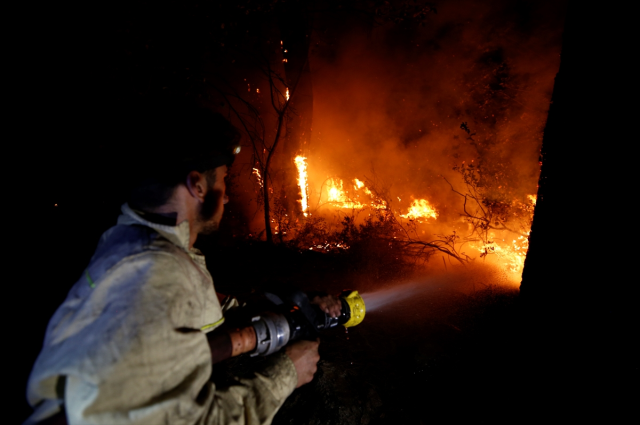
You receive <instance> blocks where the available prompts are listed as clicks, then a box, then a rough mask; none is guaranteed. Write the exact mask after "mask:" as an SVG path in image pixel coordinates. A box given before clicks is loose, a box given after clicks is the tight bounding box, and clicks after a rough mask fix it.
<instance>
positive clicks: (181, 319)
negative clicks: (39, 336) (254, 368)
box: [26, 204, 297, 425]
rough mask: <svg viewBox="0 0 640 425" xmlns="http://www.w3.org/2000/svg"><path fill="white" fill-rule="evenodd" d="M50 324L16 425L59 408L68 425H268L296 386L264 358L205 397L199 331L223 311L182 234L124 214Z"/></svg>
mask: <svg viewBox="0 0 640 425" xmlns="http://www.w3.org/2000/svg"><path fill="white" fill-rule="evenodd" d="M122 212H123V214H122V215H121V216H120V217H119V219H118V224H117V225H116V226H114V227H112V228H111V229H109V230H108V231H106V232H105V233H104V235H102V237H101V239H100V242H99V244H98V248H97V249H96V253H95V254H94V256H93V258H92V259H91V262H90V263H89V266H88V267H87V269H86V271H85V273H84V275H83V276H82V277H81V278H80V280H79V281H78V282H77V283H76V284H75V285H74V286H73V288H72V289H71V291H70V292H69V295H68V296H67V299H66V300H65V301H64V303H63V304H62V305H61V306H60V307H59V308H58V310H57V311H56V313H55V314H54V316H53V317H52V319H51V321H50V323H49V326H48V328H47V333H46V337H45V341H44V346H43V348H42V351H41V353H40V355H39V357H38V359H37V361H36V363H35V365H34V367H33V370H32V372H31V376H30V378H29V383H28V388H27V398H28V401H29V403H30V404H31V405H32V406H33V407H34V408H35V412H34V414H33V415H32V416H31V417H30V418H29V419H28V420H27V422H26V423H37V422H38V421H40V420H42V419H44V418H46V417H49V416H51V415H53V414H55V413H56V412H57V411H59V410H60V409H61V408H62V406H64V408H65V409H66V412H67V418H68V421H69V423H70V424H71V425H75V424H105V425H120V424H121V425H133V424H151V425H160V424H171V425H181V424H185V425H186V424H220V425H222V424H252V425H253V424H269V423H271V420H272V419H273V416H274V415H275V413H276V411H277V410H278V409H279V408H280V406H281V405H282V403H283V402H284V400H285V399H286V398H287V397H288V396H289V395H290V394H291V392H292V391H293V389H294V388H295V386H296V383H297V375H296V371H295V367H294V366H293V363H292V361H291V360H290V359H289V357H287V356H286V355H284V354H275V355H273V356H272V357H273V358H272V361H271V362H270V364H269V366H267V367H266V368H264V369H263V370H260V371H258V372H256V373H255V376H254V377H253V378H252V379H238V380H237V384H236V385H233V386H230V387H226V388H216V386H215V384H214V383H212V382H210V375H211V355H210V351H209V346H208V343H207V338H206V334H205V332H207V331H210V330H212V329H214V328H215V327H217V326H218V325H219V324H220V323H221V322H222V320H223V313H222V309H221V307H220V303H219V301H218V298H217V296H216V293H215V290H214V287H213V280H212V279H211V275H210V274H209V272H208V271H207V269H206V267H205V261H204V257H203V256H202V255H201V254H200V252H199V251H197V250H195V249H189V248H188V244H189V224H188V222H187V221H184V222H182V223H181V224H179V225H177V226H165V225H160V224H155V223H151V222H148V221H146V220H144V219H143V218H142V217H140V216H139V215H138V214H136V213H135V212H134V211H132V210H131V209H130V208H129V207H128V206H127V205H126V204H125V205H123V207H122Z"/></svg>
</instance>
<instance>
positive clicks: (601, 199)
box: [4, 2, 640, 422]
mask: <svg viewBox="0 0 640 425" xmlns="http://www.w3.org/2000/svg"><path fill="white" fill-rule="evenodd" d="M85 7H86V6H85ZM110 13H113V11H112V10H106V9H100V8H99V7H95V6H92V7H91V9H86V8H83V7H80V6H77V5H74V6H68V7H67V8H61V6H49V7H42V6H39V7H38V8H37V9H36V10H23V11H20V12H19V13H18V12H16V17H18V18H19V19H17V22H18V23H19V24H20V26H21V29H20V31H17V32H16V35H15V43H14V47H13V49H12V52H11V53H12V54H14V53H15V59H14V60H13V61H12V62H11V63H12V65H11V68H12V71H13V77H11V78H12V81H15V82H16V84H14V85H13V86H14V88H16V89H17V90H15V92H16V93H15V94H16V95H17V96H15V98H12V102H14V107H13V108H12V112H11V115H9V120H10V121H12V122H11V123H10V125H11V127H13V128H15V129H16V130H17V131H15V132H14V131H11V132H10V133H8V134H10V136H9V138H8V139H6V140H5V144H6V145H9V149H7V150H6V151H5V152H6V153H5V161H7V162H9V167H7V170H8V171H9V179H8V180H7V181H6V182H7V186H9V188H10V190H9V191H7V195H6V198H5V214H6V215H7V216H6V218H5V220H6V221H7V222H8V223H7V228H9V230H10V232H9V234H8V236H9V237H8V240H7V242H9V243H8V244H7V245H8V246H7V249H6V250H5V252H10V255H9V257H6V258H7V260H6V261H5V263H4V264H5V269H6V270H7V273H6V276H7V277H6V278H5V285H6V286H7V287H8V288H9V291H7V293H8V295H9V296H8V297H7V299H6V301H5V315H7V316H8V320H7V321H6V323H7V324H8V326H7V327H8V329H9V332H8V333H7V334H6V335H7V337H6V340H5V341H6V344H5V351H8V352H9V356H8V357H7V359H8V361H7V363H6V366H7V376H9V377H10V380H9V382H10V385H9V388H10V394H11V395H10V400H9V403H7V404H6V405H7V406H8V411H9V416H10V417H14V414H17V417H18V418H19V420H23V419H24V418H25V417H26V416H27V415H28V413H29V412H30V409H29V407H28V406H27V404H26V402H25V397H24V393H25V385H26V380H27V377H28V374H29V371H30V367H31V365H32V364H33V362H34V360H35V358H36V356H37V354H38V352H39V349H40V347H41V344H42V339H43V336H44V331H45V327H46V323H47V321H48V319H49V317H50V316H51V315H52V313H53V312H54V310H55V309H56V307H57V306H58V305H59V304H60V303H61V302H62V300H63V299H64V297H65V296H66V292H67V291H68V289H69V287H70V286H71V284H72V283H73V282H75V281H76V279H77V278H78V276H79V275H80V273H81V272H82V270H83V268H84V266H85V265H86V263H87V262H88V260H89V258H90V256H91V255H92V253H93V249H94V248H95V244H96V241H97V239H98V237H99V235H100V234H101V233H102V232H103V231H104V230H105V229H106V228H108V227H109V226H110V225H112V224H113V222H114V220H115V217H116V216H117V214H118V209H119V205H120V204H121V202H122V201H123V198H124V195H123V193H122V190H121V186H120V185H119V184H118V183H117V180H118V179H117V173H116V178H115V180H113V179H114V177H113V173H112V171H113V165H112V164H113V163H110V162H109V161H105V159H106V158H107V159H108V158H113V157H116V158H117V157H118V155H119V154H120V152H119V151H118V150H117V149H114V148H113V146H111V145H109V144H107V143H106V140H107V139H106V138H105V134H110V132H112V131H114V129H117V123H114V122H112V121H110V120H109V119H105V117H109V116H111V114H110V111H113V110H115V109H117V108H119V107H122V105H123V102H124V100H123V98H122V97H119V96H117V95H114V93H113V92H112V89H113V87H112V86H111V85H110V84H109V83H108V81H109V75H105V74H108V72H107V71H108V70H109V69H110V68H109V67H105V66H100V65H101V64H102V65H104V61H105V60H108V58H109V54H108V48H106V47H105V45H107V46H108V45H109V43H108V40H104V39H103V37H101V34H102V33H101V31H100V28H104V27H105V25H108V23H109V17H110ZM621 13H622V12H621V11H619V10H616V9H615V6H614V5H611V6H609V5H607V6H601V7H599V8H592V7H587V6H584V5H583V4H580V3H578V2H572V3H570V7H569V11H568V17H567V23H566V27H565V34H564V38H563V51H562V62H561V67H560V72H559V74H558V77H557V79H556V85H555V88H554V95H553V105H552V107H551V110H550V114H549V119H548V123H547V127H546V130H545V137H544V141H543V152H542V162H543V167H542V175H541V179H540V191H539V196H538V199H539V201H538V204H537V207H536V208H537V209H536V214H535V218H534V224H533V228H532V234H531V245H530V250H529V254H528V257H527V262H526V265H525V272H524V274H523V284H522V288H521V294H520V296H519V298H518V299H517V301H515V302H514V303H513V304H509V305H510V306H511V307H509V309H508V310H509V312H508V313H507V316H505V317H502V318H501V319H500V320H495V321H492V320H488V321H486V323H489V324H492V323H493V324H496V323H504V320H505V319H514V318H515V319H514V320H516V321H517V324H518V326H517V327H516V329H510V330H509V332H516V334H515V338H514V340H513V342H512V344H511V345H510V346H511V348H512V349H513V356H512V357H511V358H512V361H510V362H507V363H502V362H493V363H492V362H491V360H490V357H489V356H488V358H487V359H486V360H485V361H484V362H481V363H479V364H478V365H477V367H475V366H474V367H467V368H465V371H464V374H460V373H458V374H456V375H452V376H454V377H455V378H456V379H467V381H466V382H467V383H468V382H471V381H474V382H476V380H478V379H479V380H480V383H476V384H475V385H476V386H474V387H473V388H474V391H473V392H470V391H461V390H460V388H469V387H468V386H465V385H464V382H462V383H461V384H460V385H455V386H452V387H449V388H448V389H447V391H450V393H439V392H438V391H437V390H436V389H434V388H431V389H430V391H432V392H433V394H435V395H438V397H439V398H438V401H439V402H441V403H442V402H445V401H446V400H449V403H445V404H444V405H442V404H440V405H434V406H433V407H432V408H433V410H434V411H436V412H437V413H438V415H437V416H434V417H431V418H430V419H431V420H433V421H435V422H448V421H449V420H448V419H451V418H453V417H459V416H460V415H461V414H460V411H463V412H464V414H462V416H464V417H465V418H466V419H476V420H478V421H480V422H482V421H503V420H505V421H506V420H509V421H521V420H526V419H528V418H532V417H539V418H544V419H545V420H549V419H551V418H556V417H557V418H564V419H569V420H571V419H574V418H578V417H580V418H590V417H593V415H596V414H598V415H603V416H602V418H603V419H605V420H608V421H614V420H615V419H616V418H622V417H625V415H627V414H628V413H629V411H630V408H631V407H633V406H634V405H635V406H637V382H638V365H637V360H638V358H640V357H639V356H638V354H639V353H638V349H637V347H636V346H635V345H636V344H634V342H636V341H637V333H638V332H637V323H638V318H637V307H636V306H635V299H634V297H633V294H634V292H635V291H634V288H635V286H636V284H635V283H634V282H635V281H636V280H637V277H636V273H634V270H633V265H634V261H633V255H632V253H633V251H632V250H631V249H630V248H628V244H631V243H632V241H633V230H632V229H633V208H632V207H631V205H632V203H633V202H632V201H633V198H634V192H633V190H632V189H631V186H632V185H633V183H635V181H636V179H635V177H634V174H633V169H634V168H635V167H634V163H633V157H632V151H633V145H634V144H633V142H632V141H633V140H635V138H634V136H635V133H636V131H635V121H634V119H633V117H631V116H630V115H631V106H630V105H629V103H630V100H629V99H628V98H629V93H630V90H631V89H630V87H631V81H632V80H631V79H630V78H629V76H628V75H625V73H626V72H627V71H628V70H630V69H633V68H632V67H631V66H630V59H631V58H630V56H631V55H630V53H629V52H630V50H629V49H627V47H628V46H629V44H630V39H629V38H627V36H626V35H625V34H623V31H621V30H622V29H624V25H622V24H618V23H617V22H618V21H619V19H620V14H621ZM14 49H15V50H14ZM636 138H637V137H636ZM105 169H107V170H108V171H109V173H104V172H103V171H104V170H105ZM585 169H586V170H588V171H587V172H585ZM107 175H108V176H109V179H112V180H110V181H115V182H116V183H115V184H105V182H104V180H103V179H105V178H107V177H105V176H107ZM56 203H57V204H58V205H59V207H55V206H54V205H55V204H56ZM16 240H17V241H18V244H17V246H14V244H12V243H11V242H12V241H16ZM274 255H276V254H274ZM246 262H249V263H250V262H251V258H248V259H247V260H246ZM246 262H245V263H246ZM228 273H229V274H233V271H229V272H228ZM514 306H515V307H514ZM501 326H502V325H500V326H498V325H496V326H495V327H494V328H491V326H489V328H488V330H486V332H488V333H485V334H483V337H484V338H485V341H486V345H487V346H489V347H490V346H492V345H493V346H496V345H497V346H500V344H504V342H501V341H502V340H500V339H498V340H497V341H496V340H492V338H491V335H501V332H504V329H503V326H502V327H501ZM492 329H493V330H492ZM454 364H455V363H454ZM449 372H450V373H453V374H455V371H452V369H446V368H443V369H442V370H441V371H440V372H439V374H440V375H444V376H440V377H439V378H437V379H436V378H432V381H431V382H429V381H427V382H425V383H424V385H427V386H428V385H431V384H433V382H450V379H448V378H451V377H452V376H447V373H449ZM494 385H508V387H505V388H503V390H502V392H501V393H500V394H502V395H504V396H507V395H508V399H509V401H510V404H509V406H511V407H512V408H505V407H500V408H494V407H493V403H492V401H491V400H489V399H488V397H483V396H482V394H483V389H485V390H488V389H489V388H493V386H494ZM475 390H477V391H475ZM417 394H422V393H417ZM448 394H450V397H449V396H447V395H448ZM634 395H635V397H634ZM472 399H473V400H475V401H474V402H473V403H469V401H470V400H472ZM411 403H414V404H419V403H424V405H425V407H424V410H423V411H424V415H425V416H424V417H425V418H427V419H429V409H430V406H429V400H428V399H424V400H423V399H419V400H414V401H411ZM470 406H471V407H470ZM478 406H480V407H481V408H478ZM447 412H451V416H447ZM454 412H456V414H455V415H454ZM627 417H633V416H627ZM425 422H426V420H425Z"/></svg>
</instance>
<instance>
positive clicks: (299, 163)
mask: <svg viewBox="0 0 640 425" xmlns="http://www.w3.org/2000/svg"><path fill="white" fill-rule="evenodd" d="M287 93H288V89H287ZM287 98H288V97H287ZM306 159H307V158H305V157H304V156H301V155H298V156H296V158H295V159H294V161H295V163H296V168H297V169H298V187H300V196H301V197H302V199H301V200H300V202H301V204H302V213H303V214H304V216H305V217H306V216H307V214H308V210H309V201H308V188H309V183H308V182H307V163H306V162H305V161H306Z"/></svg>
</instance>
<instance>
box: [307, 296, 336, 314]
mask: <svg viewBox="0 0 640 425" xmlns="http://www.w3.org/2000/svg"><path fill="white" fill-rule="evenodd" d="M311 304H318V306H319V307H320V310H322V311H324V312H325V313H327V314H328V315H330V316H331V317H338V316H340V313H341V312H342V303H341V302H340V298H338V297H334V296H333V295H325V296H322V297H321V296H316V297H313V299H312V300H311Z"/></svg>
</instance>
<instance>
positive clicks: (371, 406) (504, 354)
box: [207, 242, 522, 425]
mask: <svg viewBox="0 0 640 425" xmlns="http://www.w3.org/2000/svg"><path fill="white" fill-rule="evenodd" d="M207 258H208V264H209V268H210V270H211V272H212V274H213V276H214V282H215V283H216V289H217V290H218V291H219V292H222V293H230V294H237V295H242V294H243V293H244V294H246V293H248V292H250V291H253V290H259V289H260V287H261V286H262V285H264V284H267V283H268V282H274V281H278V282H284V283H287V284H292V285H296V286H297V287H298V288H300V289H302V290H323V291H326V292H328V293H335V294H337V293H339V292H340V291H341V290H343V289H347V288H349V289H357V290H359V291H360V292H361V293H364V296H365V301H366V300H367V296H368V295H369V296H370V295H375V294H376V293H378V294H379V293H382V299H383V300H384V299H385V297H388V300H389V302H388V303H386V304H384V305H380V296H376V300H377V303H378V304H379V305H378V306H377V307H376V308H375V309H374V310H373V311H367V314H366V317H365V319H364V321H363V322H362V324H360V325H358V326H356V327H353V328H350V329H349V331H348V333H347V332H345V329H344V328H342V327H339V328H334V329H331V330H328V331H325V332H324V333H323V334H322V335H321V344H320V355H321V360H320V363H319V368H318V372H317V374H316V377H315V379H314V380H313V381H312V382H311V383H310V384H308V385H305V386H303V387H301V388H299V389H297V390H296V391H294V393H293V394H292V396H290V397H289V399H288V400H287V401H286V402H285V404H284V406H283V407H282V409H281V410H280V411H279V413H278V414H277V415H276V417H275V419H274V422H273V423H274V424H275V425H281V424H317V425H320V424H423V423H433V422H435V423H444V422H453V421H456V420H463V419H473V420H474V422H476V423H478V422H479V423H482V422H485V421H486V422H495V421H496V420H498V419H502V420H508V418H509V416H510V415H511V412H513V411H514V409H516V403H517V394H518V392H519V389H520V387H521V385H522V382H521V375H522V374H521V373H520V369H521V365H520V363H519V362H521V360H522V356H521V355H520V354H521V353H520V350H521V349H522V348H521V347H522V341H521V339H522V338H521V333H520V326H521V319H520V316H521V313H520V308H519V299H518V290H517V289H516V288H515V287H513V286H512V287H511V288H509V287H505V286H499V285H497V284H495V283H493V282H492V281H491V276H493V275H492V274H491V273H486V272H484V271H483V269H482V266H477V265H476V266H470V267H468V268H467V269H465V270H460V269H458V270H452V269H451V267H449V269H448V270H447V271H445V272H443V271H439V272H437V273H434V272H429V268H428V267H426V268H418V269H415V268H414V269H413V270H412V271H411V272H410V273H403V272H402V271H399V270H395V272H396V275H398V276H397V278H396V279H394V278H393V276H391V275H388V274H387V275H386V276H383V278H380V275H381V273H380V271H379V270H378V269H376V267H375V266H374V265H372V264H363V263H362V262H356V263H353V262H352V261H351V260H353V259H352V258H351V259H350V258H349V257H348V256H345V255H327V254H321V253H316V252H302V253H301V252H299V251H295V250H292V249H287V248H284V247H278V246H276V247H272V248H268V247H266V246H265V245H264V244H262V243H259V242H253V243H247V242H243V243H240V244H236V245H235V246H226V247H218V248H216V249H215V251H213V252H207ZM437 260H438V263H440V259H437ZM433 263H435V264H438V263H436V262H435V261H434V262H433ZM216 264H224V269H221V268H217V267H216V266H215V265H216ZM377 265H379V264H377ZM427 265H428V263H427ZM440 267H441V268H442V265H440ZM387 268H388V269H393V266H389V265H387ZM383 274H384V273H383ZM478 276H479V277H478ZM474 277H475V278H474ZM497 280H499V279H497ZM380 291H382V292H380ZM251 361H253V360H250V359H244V360H240V361H239V362H236V363H234V362H233V361H232V362H230V363H229V364H228V365H227V367H230V368H232V369H233V368H234V367H236V368H237V367H239V368H241V369H245V370H246V367H247V366H248V365H247V362H251ZM256 361H259V360H256ZM239 364H241V366H239Z"/></svg>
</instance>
